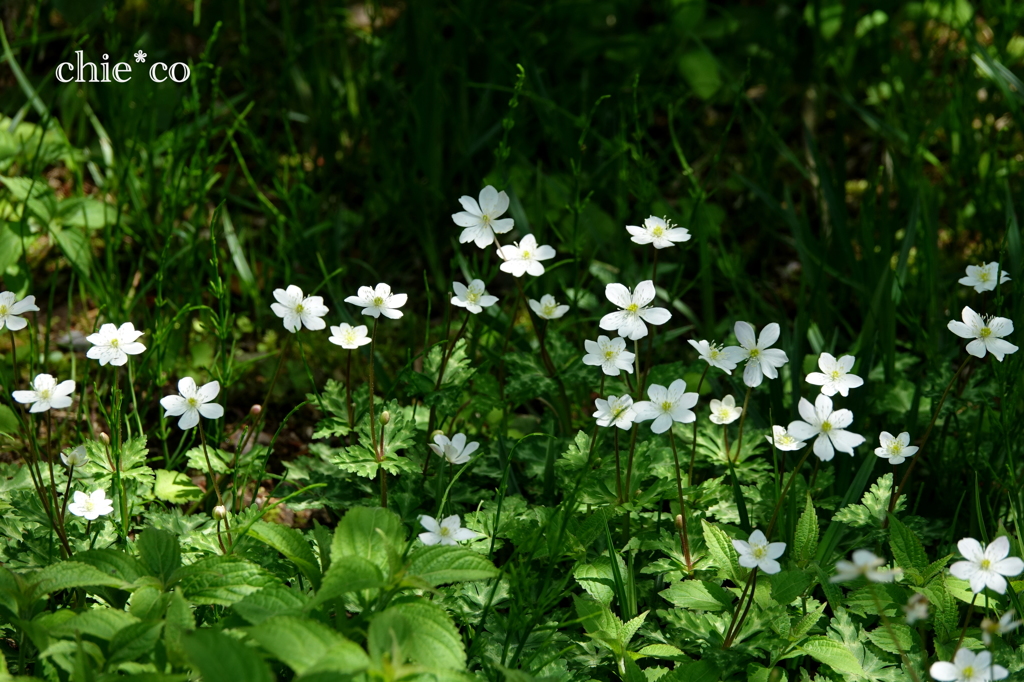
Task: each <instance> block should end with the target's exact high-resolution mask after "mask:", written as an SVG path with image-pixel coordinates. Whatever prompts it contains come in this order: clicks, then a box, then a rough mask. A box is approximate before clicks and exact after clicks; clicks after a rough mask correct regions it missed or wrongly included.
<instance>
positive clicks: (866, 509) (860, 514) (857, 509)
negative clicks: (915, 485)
mask: <svg viewBox="0 0 1024 682" xmlns="http://www.w3.org/2000/svg"><path fill="white" fill-rule="evenodd" d="M892 492H893V490H892V474H891V473H889V474H885V475H884V476H880V477H879V478H878V480H877V481H875V482H874V483H873V484H872V486H871V488H870V489H869V490H868V491H867V492H866V493H864V496H863V497H862V498H861V500H860V504H851V505H847V506H846V507H843V508H842V509H840V510H839V511H838V512H837V513H836V515H835V516H834V517H833V519H834V520H836V521H840V522H841V523H845V524H846V525H848V526H854V527H858V528H865V527H868V526H877V527H881V525H882V522H883V521H885V519H886V515H887V514H888V513H889V512H888V510H889V499H890V498H891V497H892ZM905 505H906V496H905V495H901V496H900V497H899V499H898V500H897V501H896V508H895V509H894V510H893V512H894V513H895V512H899V511H900V510H901V509H902V508H903V507H904V506H905Z"/></svg>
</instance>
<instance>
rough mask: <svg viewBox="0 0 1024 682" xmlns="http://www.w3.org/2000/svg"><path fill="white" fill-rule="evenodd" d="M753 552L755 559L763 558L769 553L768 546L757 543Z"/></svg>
mask: <svg viewBox="0 0 1024 682" xmlns="http://www.w3.org/2000/svg"><path fill="white" fill-rule="evenodd" d="M751 554H753V555H754V558H755V559H763V558H764V557H765V555H766V554H768V548H767V547H763V546H761V545H757V546H756V547H753V548H752V551H751Z"/></svg>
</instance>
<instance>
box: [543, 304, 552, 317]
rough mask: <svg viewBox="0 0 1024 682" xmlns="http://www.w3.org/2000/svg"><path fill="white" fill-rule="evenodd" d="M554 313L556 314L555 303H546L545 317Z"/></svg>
mask: <svg viewBox="0 0 1024 682" xmlns="http://www.w3.org/2000/svg"><path fill="white" fill-rule="evenodd" d="M554 314H555V306H553V305H546V306H544V316H545V317H551V316H552V315H554Z"/></svg>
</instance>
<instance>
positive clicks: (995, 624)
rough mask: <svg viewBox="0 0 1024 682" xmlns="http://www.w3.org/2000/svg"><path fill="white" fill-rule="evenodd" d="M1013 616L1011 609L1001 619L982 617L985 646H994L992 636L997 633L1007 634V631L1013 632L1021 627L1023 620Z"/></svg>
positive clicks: (982, 636) (982, 638)
mask: <svg viewBox="0 0 1024 682" xmlns="http://www.w3.org/2000/svg"><path fill="white" fill-rule="evenodd" d="M1013 616H1014V613H1013V609H1010V610H1009V611H1007V612H1006V613H1004V614H1003V615H1002V616H1001V617H1000V618H999V620H992V619H991V618H983V619H982V621H981V641H983V642H984V643H985V646H992V637H994V636H995V635H1005V634H1006V633H1007V632H1013V631H1014V630H1016V629H1017V628H1018V627H1020V625H1021V621H1019V620H1014V619H1013Z"/></svg>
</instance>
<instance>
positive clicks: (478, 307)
mask: <svg viewBox="0 0 1024 682" xmlns="http://www.w3.org/2000/svg"><path fill="white" fill-rule="evenodd" d="M452 289H454V290H455V295H454V296H452V305H457V306H459V307H460V308H465V309H466V310H468V311H469V312H471V313H473V314H476V313H479V312H483V309H484V308H489V307H490V306H492V305H494V304H495V303H497V302H498V297H497V296H489V295H488V294H487V289H486V288H485V287H484V283H483V280H479V279H474V280H473V281H472V282H470V283H469V286H468V287H467V286H466V285H465V284H463V283H462V282H452Z"/></svg>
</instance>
